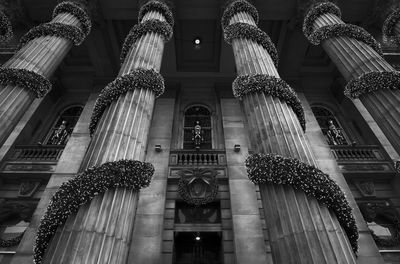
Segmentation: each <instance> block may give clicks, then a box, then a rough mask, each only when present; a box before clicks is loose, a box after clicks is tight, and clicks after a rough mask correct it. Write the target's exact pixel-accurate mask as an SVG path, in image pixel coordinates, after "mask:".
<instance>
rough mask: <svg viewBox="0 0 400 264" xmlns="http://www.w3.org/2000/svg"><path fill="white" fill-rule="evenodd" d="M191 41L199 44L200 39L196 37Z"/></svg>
mask: <svg viewBox="0 0 400 264" xmlns="http://www.w3.org/2000/svg"><path fill="white" fill-rule="evenodd" d="M193 43H194V45H200V44H201V39H200V38H199V37H196V38H195V39H194V40H193Z"/></svg>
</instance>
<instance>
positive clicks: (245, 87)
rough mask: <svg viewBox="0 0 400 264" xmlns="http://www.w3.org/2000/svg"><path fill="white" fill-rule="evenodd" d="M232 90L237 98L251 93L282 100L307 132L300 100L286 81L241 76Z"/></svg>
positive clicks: (234, 83) (265, 77) (274, 78)
mask: <svg viewBox="0 0 400 264" xmlns="http://www.w3.org/2000/svg"><path fill="white" fill-rule="evenodd" d="M232 89H233V95H234V96H235V97H236V98H242V97H243V96H244V95H246V94H249V93H264V94H266V95H271V96H273V97H275V98H279V99H281V100H282V101H284V102H286V103H287V104H288V106H290V107H291V108H292V110H293V112H294V113H295V114H296V116H297V118H298V120H299V122H300V125H301V127H302V128H303V131H306V120H305V118H304V110H303V106H302V105H301V102H300V99H299V98H298V97H297V94H296V92H295V91H294V90H293V89H292V87H290V86H289V85H288V84H287V83H286V82H285V81H284V80H282V79H279V78H276V77H274V76H270V75H264V74H254V75H241V76H238V77H236V79H235V81H233V84H232Z"/></svg>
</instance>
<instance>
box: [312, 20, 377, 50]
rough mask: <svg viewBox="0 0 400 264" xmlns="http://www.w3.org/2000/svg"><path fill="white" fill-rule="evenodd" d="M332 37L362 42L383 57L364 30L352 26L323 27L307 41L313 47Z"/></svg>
mask: <svg viewBox="0 0 400 264" xmlns="http://www.w3.org/2000/svg"><path fill="white" fill-rule="evenodd" d="M332 37H349V38H353V39H356V40H358V41H361V42H364V43H365V44H367V45H368V46H370V47H371V48H372V49H374V50H375V51H376V52H377V53H378V54H379V55H380V56H383V53H382V48H381V45H380V44H379V43H378V42H377V41H376V40H375V39H374V37H372V36H371V34H369V33H368V32H367V31H366V30H365V29H363V28H361V27H359V26H356V25H352V24H335V25H329V26H323V27H321V28H319V29H317V30H316V31H314V32H313V33H312V34H311V35H309V37H308V39H309V40H310V42H311V43H312V44H314V45H318V44H319V43H320V42H321V41H323V40H326V39H328V38H332Z"/></svg>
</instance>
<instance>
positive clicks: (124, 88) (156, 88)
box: [89, 69, 164, 134]
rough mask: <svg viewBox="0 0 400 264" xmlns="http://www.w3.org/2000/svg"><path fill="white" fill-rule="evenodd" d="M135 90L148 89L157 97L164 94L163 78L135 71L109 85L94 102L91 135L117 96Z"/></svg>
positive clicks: (149, 71) (147, 72) (151, 71)
mask: <svg viewBox="0 0 400 264" xmlns="http://www.w3.org/2000/svg"><path fill="white" fill-rule="evenodd" d="M135 89H148V90H152V91H153V92H154V93H155V96H156V97H158V96H160V95H161V94H162V93H163V92H164V78H163V77H162V75H161V74H159V73H158V72H156V71H155V70H153V69H151V70H145V69H136V70H134V71H132V72H130V73H128V74H126V75H123V76H121V77H118V78H117V79H115V80H114V81H112V82H111V83H109V84H108V85H107V86H106V87H105V88H104V89H103V90H102V91H101V92H100V95H99V97H98V98H97V100H96V103H95V106H94V109H93V113H92V117H91V119H90V124H89V130H90V134H93V133H94V131H95V129H96V126H97V123H98V122H99V120H100V118H101V116H102V114H103V112H104V110H105V109H106V108H107V107H108V106H109V105H110V104H111V102H113V101H115V100H118V98H119V96H120V95H122V94H125V93H127V92H128V91H131V90H135Z"/></svg>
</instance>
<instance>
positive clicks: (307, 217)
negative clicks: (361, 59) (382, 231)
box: [222, 0, 378, 264]
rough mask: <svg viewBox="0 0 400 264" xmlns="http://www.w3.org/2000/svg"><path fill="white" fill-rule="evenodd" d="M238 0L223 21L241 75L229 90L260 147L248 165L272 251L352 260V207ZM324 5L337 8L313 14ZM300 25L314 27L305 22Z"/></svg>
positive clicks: (297, 258) (298, 258) (282, 258)
mask: <svg viewBox="0 0 400 264" xmlns="http://www.w3.org/2000/svg"><path fill="white" fill-rule="evenodd" d="M243 2H245V1H244V0H240V1H235V2H233V3H232V4H231V5H230V6H228V7H227V9H226V11H225V12H226V13H224V15H223V22H222V26H223V28H224V36H225V40H226V41H227V42H228V43H229V44H231V45H232V47H233V52H234V55H235V63H236V69H237V74H238V76H237V78H236V80H235V81H234V82H233V85H232V88H233V94H234V96H235V97H237V98H239V99H240V100H241V103H242V106H243V111H244V115H243V116H244V117H245V118H246V119H247V120H246V121H247V122H246V124H247V125H248V126H249V127H248V132H249V136H250V140H251V143H252V148H253V149H254V152H256V153H260V154H254V155H251V156H250V157H249V158H248V159H247V160H246V164H245V165H246V166H247V171H248V176H249V178H250V180H252V181H253V182H254V183H255V184H259V189H260V194H261V200H262V204H263V208H264V212H265V215H268V217H266V219H265V220H266V224H267V229H268V234H269V235H268V238H269V244H270V246H271V251H272V258H273V259H274V261H277V262H279V263H293V264H294V263H315V264H317V263H318V264H321V263H339V262H340V263H356V259H355V252H357V249H358V244H357V239H358V230H357V226H356V224H355V219H354V216H353V214H352V209H351V207H350V206H349V203H348V202H347V200H346V198H345V196H344V194H343V192H342V190H341V189H340V187H339V186H338V185H337V184H336V183H335V182H334V181H333V180H332V179H331V178H330V177H329V176H328V175H326V174H324V173H323V172H322V171H320V170H319V169H317V168H316V167H315V165H316V160H315V156H314V154H313V153H312V152H311V147H310V146H309V143H308V141H307V139H306V137H305V134H304V131H305V118H304V111H303V108H302V106H301V102H300V100H299V99H298V97H297V95H296V93H295V91H294V90H293V89H292V88H291V87H290V86H289V85H288V84H286V82H284V81H283V80H282V79H281V78H280V76H279V74H278V71H277V70H276V65H277V61H278V56H277V53H276V49H275V46H274V45H273V43H272V42H271V40H270V39H269V37H268V35H267V34H266V33H265V32H263V31H261V30H260V29H258V28H257V26H256V25H257V23H256V20H255V19H254V18H256V17H258V16H256V15H254V11H253V10H254V7H253V8H251V7H250V6H251V5H250V4H249V3H243ZM327 10H331V11H332V12H335V13H336V14H340V10H338V9H337V8H336V7H335V6H333V5H332V6H326V7H325V9H321V10H317V11H316V12H315V14H314V15H313V16H314V17H315V18H316V17H317V16H318V15H319V14H321V13H323V12H327ZM309 19H314V18H312V16H310V18H309ZM305 28H307V30H308V31H309V32H310V33H311V34H312V33H314V32H313V30H310V29H309V26H308V25H305ZM348 28H349V30H348V32H347V34H349V35H351V34H353V35H357V32H358V33H360V32H361V33H360V34H359V35H360V38H362V36H361V35H362V33H364V32H362V31H361V30H359V29H358V28H356V27H348ZM261 32H262V33H261ZM333 35H339V34H338V33H337V29H333V28H332V29H326V30H324V34H322V33H320V35H318V36H317V35H316V36H315V41H323V39H324V38H325V37H327V36H333ZM362 39H363V41H365V42H368V43H369V44H370V45H371V46H374V45H375V44H376V43H375V42H373V41H371V39H370V38H368V37H363V38H362ZM377 47H378V46H377ZM298 223H301V224H298ZM342 230H344V231H345V232H343V231H342ZM346 234H347V236H346ZM288 247H290V254H288V253H287V248H288Z"/></svg>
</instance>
